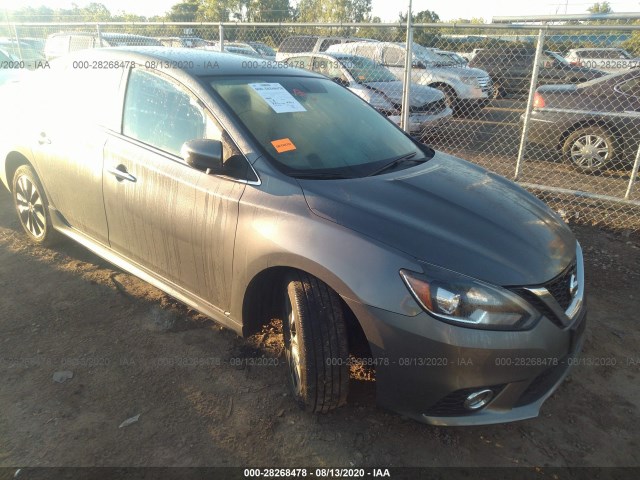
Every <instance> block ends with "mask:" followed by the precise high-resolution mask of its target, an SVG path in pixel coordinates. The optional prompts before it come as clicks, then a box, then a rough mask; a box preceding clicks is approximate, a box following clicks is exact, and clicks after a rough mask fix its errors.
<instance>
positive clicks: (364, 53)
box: [356, 45, 378, 60]
mask: <svg viewBox="0 0 640 480" xmlns="http://www.w3.org/2000/svg"><path fill="white" fill-rule="evenodd" d="M377 51H378V49H377V48H376V47H375V46H368V45H358V46H357V47H356V55H359V56H361V57H367V58H370V59H371V60H375V59H376V52H377Z"/></svg>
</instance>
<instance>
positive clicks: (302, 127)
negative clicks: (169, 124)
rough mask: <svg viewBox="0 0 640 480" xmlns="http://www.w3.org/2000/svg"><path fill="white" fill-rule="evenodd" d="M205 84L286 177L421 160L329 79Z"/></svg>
mask: <svg viewBox="0 0 640 480" xmlns="http://www.w3.org/2000/svg"><path fill="white" fill-rule="evenodd" d="M206 81H208V83H209V84H210V85H211V87H212V88H213V90H214V91H215V92H216V93H217V94H218V95H219V96H220V97H221V98H222V99H223V100H224V102H225V103H226V104H227V105H228V106H229V107H230V108H231V110H233V112H234V113H235V114H236V116H237V117H238V119H239V120H240V121H241V122H242V124H243V125H244V126H245V127H246V128H247V130H249V132H250V133H251V134H252V135H253V137H254V138H255V139H256V141H257V142H258V143H259V144H260V145H261V146H262V148H263V149H264V151H265V152H267V153H268V155H269V157H270V158H271V159H272V160H273V161H274V163H275V164H276V166H278V167H279V168H280V169H281V170H282V171H283V172H284V173H286V174H288V175H291V176H305V175H310V174H318V177H322V175H326V176H328V175H336V176H337V175H340V176H344V177H361V176H365V175H368V174H370V173H372V172H373V171H375V170H377V169H378V168H380V167H381V166H383V165H385V163H387V162H388V161H389V160H390V159H393V158H395V157H399V156H404V155H407V154H411V153H414V154H415V157H413V158H415V159H424V158H425V153H424V152H423V150H422V149H421V148H420V147H419V146H418V144H417V143H415V142H414V141H413V140H411V139H410V138H409V137H407V136H406V135H405V134H404V132H402V131H401V130H399V129H398V128H397V127H396V126H395V125H393V124H392V123H391V122H390V121H388V120H387V119H386V118H385V117H384V116H382V115H381V114H379V113H378V112H377V111H376V110H374V109H373V108H372V107H370V106H369V105H368V104H367V103H366V102H364V101H362V100H360V99H359V98H358V97H357V96H355V95H354V94H353V93H351V92H350V91H349V90H347V89H346V88H344V87H341V86H340V85H338V84H336V83H334V82H332V81H331V80H327V79H321V78H309V77H294V76H251V77H247V76H244V77H213V78H207V79H206Z"/></svg>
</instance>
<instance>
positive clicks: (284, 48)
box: [279, 37, 318, 53]
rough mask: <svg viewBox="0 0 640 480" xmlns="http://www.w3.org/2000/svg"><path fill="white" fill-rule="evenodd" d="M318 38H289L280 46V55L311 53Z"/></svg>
mask: <svg viewBox="0 0 640 480" xmlns="http://www.w3.org/2000/svg"><path fill="white" fill-rule="evenodd" d="M317 41H318V37H289V38H285V39H284V41H283V42H282V43H281V44H280V49H279V51H280V52H282V53H297V52H312V51H313V47H315V46H316V42H317Z"/></svg>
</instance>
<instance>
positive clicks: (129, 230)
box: [104, 68, 246, 308]
mask: <svg viewBox="0 0 640 480" xmlns="http://www.w3.org/2000/svg"><path fill="white" fill-rule="evenodd" d="M196 138H211V139H217V140H222V141H223V144H224V151H225V152H227V155H231V156H234V158H238V157H241V155H240V154H239V151H238V150H237V148H236V147H235V145H233V144H232V142H230V140H229V139H228V136H227V135H226V134H225V133H224V131H223V130H222V129H221V127H220V126H219V124H218V123H217V122H216V121H215V120H214V119H213V118H212V117H211V115H210V114H209V112H208V111H207V110H206V109H205V108H204V107H203V104H202V102H201V101H199V100H198V98H196V97H195V96H194V95H193V94H192V93H191V92H190V91H189V90H188V89H186V88H185V87H184V86H183V85H181V84H179V83H178V82H176V81H174V80H173V79H171V78H169V77H167V76H165V75H163V74H160V73H158V72H155V71H147V70H145V69H143V68H135V69H132V71H131V74H130V76H129V80H128V85H127V91H126V96H125V100H124V112H123V127H122V134H121V135H112V136H111V137H110V138H109V139H108V142H107V146H106V149H105V166H104V167H105V187H104V202H105V209H106V213H107V220H108V222H109V241H110V244H111V248H112V249H113V250H115V251H116V252H118V253H119V254H121V255H122V256H124V257H126V258H128V259H130V260H132V261H133V262H134V263H136V264H138V265H140V266H142V267H144V268H146V269H147V270H149V271H151V272H153V273H155V274H156V275H158V276H160V277H162V278H164V279H165V280H168V281H170V282H171V283H173V284H175V285H178V286H180V287H181V288H183V289H185V290H187V291H189V292H191V293H192V294H195V295H197V296H198V297H200V298H202V299H204V300H206V301H207V302H209V303H211V304H213V305H215V306H218V307H220V308H225V307H226V306H227V305H228V301H229V292H228V291H227V287H228V285H230V284H231V268H232V261H233V245H234V239H235V228H236V223H237V216H238V202H239V200H240V197H241V195H242V193H243V191H244V188H245V186H246V183H242V182H241V181H234V180H232V179H228V178H222V177H218V176H213V175H207V174H205V173H204V172H201V171H199V170H195V169H193V168H191V167H189V166H188V165H187V164H186V163H185V162H184V161H183V160H182V158H181V157H180V149H181V147H182V145H183V143H184V142H186V141H188V140H192V139H196ZM242 161H245V162H246V160H244V158H243V157H242Z"/></svg>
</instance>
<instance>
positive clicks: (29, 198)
mask: <svg viewBox="0 0 640 480" xmlns="http://www.w3.org/2000/svg"><path fill="white" fill-rule="evenodd" d="M12 192H13V203H14V205H15V208H16V212H17V213H18V218H19V220H20V224H21V225H22V228H23V229H24V231H25V233H26V234H27V236H28V237H29V239H30V240H31V241H32V242H34V243H38V244H40V245H51V244H52V243H54V241H55V240H56V239H57V234H56V232H55V230H54V229H53V226H52V225H51V216H50V215H49V203H48V202H47V197H46V195H45V193H44V189H43V188H42V184H41V183H40V180H39V179H38V176H37V175H36V173H35V171H34V170H33V168H31V167H30V166H29V165H22V166H21V167H19V168H18V169H17V170H16V173H15V174H14V176H13V188H12Z"/></svg>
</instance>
